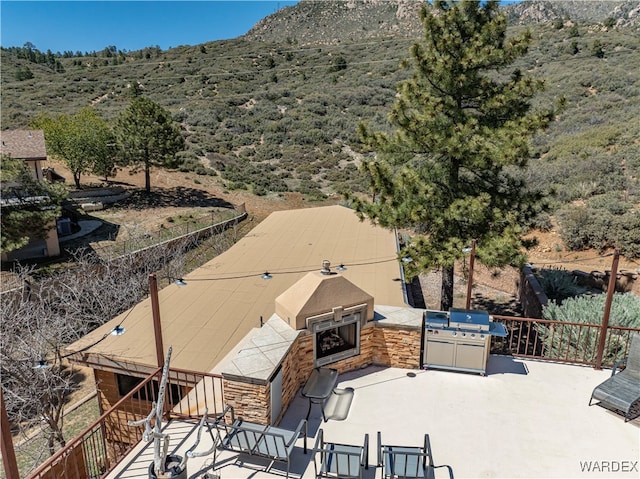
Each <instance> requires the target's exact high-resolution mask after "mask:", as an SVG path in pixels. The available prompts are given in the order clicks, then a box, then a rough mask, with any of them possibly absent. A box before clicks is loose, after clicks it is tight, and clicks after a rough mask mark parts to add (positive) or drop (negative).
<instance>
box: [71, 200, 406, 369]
mask: <svg viewBox="0 0 640 479" xmlns="http://www.w3.org/2000/svg"><path fill="white" fill-rule="evenodd" d="M325 259H327V260H330V261H331V263H332V268H335V267H336V266H338V265H339V264H341V263H343V264H344V265H346V267H347V270H346V271H343V272H341V273H340V274H341V275H343V276H344V277H345V278H347V279H349V281H351V282H353V283H354V284H355V285H356V286H357V287H358V288H361V289H362V290H363V291H365V292H366V293H368V294H370V295H371V296H373V297H374V299H375V302H376V304H382V305H388V306H406V304H405V299H404V298H405V296H404V289H403V282H402V281H400V279H401V270H400V265H399V263H398V260H397V243H396V235H395V233H394V232H393V231H389V230H385V229H383V228H380V227H376V226H373V225H372V224H371V223H370V222H369V221H360V220H359V218H358V216H357V215H356V214H355V212H354V211H353V210H350V209H348V208H345V207H342V206H327V207H320V208H307V209H301V210H290V211H280V212H276V213H272V214H271V215H270V216H269V217H268V218H267V219H265V220H264V221H263V222H261V223H260V224H259V225H257V226H256V227H255V228H254V229H253V230H252V231H251V232H250V233H249V234H247V235H246V236H245V237H244V238H242V239H241V240H240V241H238V243H236V244H235V245H234V246H233V247H232V248H230V249H229V250H227V251H226V252H224V253H223V254H221V255H219V256H217V257H216V258H214V259H213V260H211V261H209V262H208V263H206V264H205V265H203V266H202V267H200V268H198V269H196V270H195V271H193V272H192V273H190V274H188V275H187V276H185V277H184V280H185V281H186V282H187V286H177V285H175V284H171V285H169V286H167V287H166V288H164V289H162V290H161V291H160V292H159V295H158V296H159V303H160V307H159V309H160V318H161V321H162V333H163V342H164V347H165V350H166V349H167V348H168V347H169V346H173V354H172V358H171V365H172V367H173V368H178V369H187V370H192V371H202V372H205V371H206V372H208V371H211V370H212V369H214V367H215V366H216V365H218V364H219V363H220V362H221V360H222V359H223V358H224V357H225V356H226V355H227V354H229V353H231V352H232V351H233V349H234V348H235V347H236V346H237V345H238V344H239V343H240V341H241V340H242V339H243V338H244V337H245V336H246V335H247V334H248V333H249V332H250V331H251V330H252V329H253V328H257V327H260V322H261V319H262V320H264V321H265V322H266V321H267V320H268V319H269V318H270V317H271V316H272V315H273V313H274V312H275V299H276V298H277V297H278V296H279V295H281V294H282V293H283V292H285V291H286V290H287V289H289V288H290V287H291V286H292V285H293V284H294V283H296V282H297V281H298V280H300V279H301V278H302V277H303V276H305V275H306V274H307V273H308V272H310V271H319V270H320V269H321V267H322V261H323V260H325ZM265 271H268V272H269V273H271V275H272V279H270V280H265V279H262V278H261V275H262V273H264V272H265ZM151 311H152V310H151V301H150V299H149V298H147V299H145V300H144V301H142V302H140V303H139V304H138V305H136V306H135V307H134V308H132V309H131V310H129V311H127V312H125V313H123V314H121V315H119V316H118V317H116V318H114V319H112V320H111V321H109V322H108V323H106V324H104V325H103V326H101V327H99V328H98V329H96V330H94V331H93V332H92V333H90V334H88V335H87V336H85V337H84V338H82V339H81V340H79V341H77V342H75V343H73V344H72V345H70V346H69V347H68V348H67V349H68V352H73V351H78V354H76V355H74V356H73V358H74V359H75V360H77V361H80V362H84V363H86V364H89V365H92V366H96V367H98V368H110V369H114V370H121V371H122V370H128V371H131V372H134V371H138V372H140V373H147V372H149V371H151V370H154V369H155V368H156V367H157V366H156V353H155V343H154V334H153V321H152V312H151ZM121 322H122V325H123V326H124V327H125V328H126V333H125V334H123V335H121V336H110V335H109V334H108V333H109V332H110V331H111V330H112V329H113V328H114V327H115V326H116V325H118V324H120V323H121ZM291 326H292V327H295V325H293V324H292V325H291ZM103 337H104V339H103V340H101V338H103ZM97 341H99V342H98V343H97V344H95V345H93V346H91V345H92V344H93V343H96V342H97ZM84 348H87V349H86V350H84V351H83V349H84Z"/></svg>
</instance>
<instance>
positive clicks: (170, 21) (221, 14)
mask: <svg viewBox="0 0 640 479" xmlns="http://www.w3.org/2000/svg"><path fill="white" fill-rule="evenodd" d="M296 3H297V0H296V1H292V0H279V1H277V0H253V1H251V0H249V1H247V0H200V1H157V0H145V1H116V0H107V1H30V0H19V1H16V0H1V1H0V21H1V25H0V27H1V34H0V38H1V41H0V44H1V45H2V46H3V47H22V46H23V45H24V44H25V43H27V42H30V43H32V44H33V45H34V46H35V48H37V49H38V50H40V51H43V52H46V51H47V50H51V51H52V52H54V53H56V52H60V53H62V52H64V51H71V52H74V53H75V52H76V51H81V52H83V53H84V52H91V51H100V50H102V49H104V48H105V47H107V46H111V45H113V46H115V47H116V48H117V49H119V50H126V51H132V50H140V49H142V48H144V47H148V46H156V45H157V46H159V47H160V48H161V49H162V50H167V49H168V48H171V47H177V46H179V45H198V44H200V43H205V42H208V41H213V40H224V39H230V38H236V37H238V36H240V35H242V34H244V33H246V32H247V31H249V30H250V29H251V27H253V26H254V25H255V24H256V23H257V22H258V21H259V20H260V19H262V18H264V17H266V16H267V15H270V14H272V13H274V12H276V11H277V10H278V9H279V8H284V7H286V6H290V5H294V4H296Z"/></svg>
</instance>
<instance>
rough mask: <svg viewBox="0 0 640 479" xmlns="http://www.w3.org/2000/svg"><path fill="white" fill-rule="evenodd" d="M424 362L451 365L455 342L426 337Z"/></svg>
mask: <svg viewBox="0 0 640 479" xmlns="http://www.w3.org/2000/svg"><path fill="white" fill-rule="evenodd" d="M426 349H427V350H426V358H425V359H426V361H425V362H426V363H427V364H431V365H438V366H453V362H454V352H455V344H454V343H453V342H451V341H446V340H445V341H442V340H435V339H427V348H426Z"/></svg>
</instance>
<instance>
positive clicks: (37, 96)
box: [1, 0, 640, 257]
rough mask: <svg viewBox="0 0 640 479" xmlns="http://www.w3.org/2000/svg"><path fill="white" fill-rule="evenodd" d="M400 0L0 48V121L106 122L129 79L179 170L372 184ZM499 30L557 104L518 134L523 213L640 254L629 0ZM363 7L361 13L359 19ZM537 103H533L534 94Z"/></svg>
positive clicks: (581, 241)
mask: <svg viewBox="0 0 640 479" xmlns="http://www.w3.org/2000/svg"><path fill="white" fill-rule="evenodd" d="M416 7H417V2H414V1H405V0H398V1H385V2H378V1H368V2H338V1H335V2H312V1H302V2H300V3H299V4H297V5H296V6H294V7H288V8H284V9H282V10H280V11H279V12H277V13H276V14H274V15H272V16H270V17H267V18H266V19H264V20H263V21H262V22H260V23H259V24H257V25H256V26H255V28H254V29H252V31H250V32H249V33H248V34H247V35H245V36H244V37H242V38H237V39H233V40H228V41H219V42H210V43H205V44H201V45H195V46H181V47H177V48H173V49H170V50H167V51H162V50H161V49H159V48H157V47H152V46H150V47H148V48H146V49H144V50H140V51H135V52H125V51H120V50H119V49H118V48H117V47H116V46H108V47H106V48H105V49H104V50H102V51H100V52H85V53H82V52H75V53H72V52H62V53H60V52H56V53H52V52H44V53H43V52H41V51H39V50H38V49H37V48H36V46H35V45H30V44H28V45H25V46H16V47H6V48H5V47H3V48H2V52H1V54H2V58H1V69H2V71H1V73H2V78H3V81H2V106H3V107H2V112H1V115H2V117H1V119H2V128H24V127H28V126H29V125H30V124H32V122H33V121H34V119H35V118H37V117H38V115H41V114H47V115H52V116H54V115H59V114H62V113H64V114H68V115H73V114H76V113H77V112H79V111H80V110H81V109H82V108H84V107H87V106H90V107H92V108H93V109H94V111H95V112H96V113H97V114H98V115H99V116H100V117H102V118H104V119H105V120H106V121H109V122H112V121H113V120H114V119H115V118H116V117H117V116H118V115H120V114H121V113H122V112H123V111H124V110H125V109H126V108H127V107H128V106H129V103H130V101H131V98H132V92H134V91H135V92H136V93H140V94H142V95H143V96H145V97H148V98H150V99H151V100H153V101H154V102H157V103H158V104H160V105H161V106H162V107H163V108H166V109H167V110H168V111H170V112H171V114H172V115H173V118H174V119H175V120H176V121H178V122H179V123H180V124H181V127H182V131H183V136H184V138H185V150H184V151H182V152H180V153H179V154H178V155H179V156H178V158H177V159H178V163H179V166H178V168H180V169H183V170H185V171H187V170H189V171H196V172H197V173H199V174H202V175H214V176H217V177H219V178H220V181H221V182H223V183H224V184H225V186H226V187H227V188H228V189H247V190H249V191H251V192H253V193H254V194H257V195H265V194H270V193H273V192H280V191H297V192H301V193H303V194H305V195H307V197H308V198H309V199H314V198H321V197H324V196H325V195H328V194H333V193H341V192H344V191H352V192H360V193H362V194H370V193H371V192H370V191H368V187H367V182H366V181H365V179H364V177H363V175H362V173H361V171H360V169H359V168H360V165H361V162H362V160H363V159H365V158H366V157H367V156H366V155H370V154H371V153H370V152H368V151H367V149H366V148H365V147H364V145H363V144H362V142H361V138H360V136H359V135H358V132H357V130H358V126H359V125H360V124H361V123H362V122H363V121H366V122H367V123H368V125H369V126H370V127H371V128H372V129H375V130H381V131H384V130H385V129H388V128H389V125H388V122H387V115H388V114H389V113H390V111H391V107H392V105H393V103H394V100H395V98H396V86H397V85H398V83H399V82H400V81H402V80H405V79H407V78H408V76H409V74H410V71H409V70H408V69H407V68H406V67H404V66H403V61H404V60H405V59H407V58H408V57H409V49H410V47H411V45H413V44H414V43H415V41H416V40H418V39H419V38H420V35H421V32H420V28H419V21H418V18H417V13H416ZM504 11H505V13H506V15H507V18H508V19H509V28H508V35H514V36H515V35H518V34H520V33H522V32H523V31H524V30H525V29H530V31H531V33H532V42H531V46H530V48H529V50H528V52H527V53H526V55H524V56H523V57H522V58H520V59H518V60H517V62H516V63H515V65H514V66H515V67H517V68H520V69H521V70H522V71H524V72H526V73H527V74H528V75H531V76H532V77H534V78H536V79H540V80H544V82H545V86H546V88H545V90H544V91H543V92H541V93H539V94H538V95H537V96H536V98H535V102H539V103H537V104H539V105H547V104H550V103H553V102H554V101H555V99H557V98H560V97H564V98H565V101H566V108H565V110H564V111H563V112H562V114H561V115H560V116H559V117H558V119H557V121H555V122H554V123H552V124H551V125H550V127H549V128H548V129H547V130H545V131H544V132H541V133H539V134H538V135H536V136H535V137H534V138H533V141H532V150H531V151H532V154H533V159H532V161H530V162H529V166H528V168H527V169H526V171H525V172H523V173H519V174H521V175H522V180H523V181H524V183H525V185H527V187H528V188H530V189H532V190H544V191H545V192H547V193H548V194H549V196H548V202H549V206H550V210H549V212H548V213H543V214H541V215H538V216H537V217H536V218H535V219H533V220H532V221H531V223H530V225H528V226H532V227H537V228H541V229H545V228H550V227H551V226H552V225H558V226H559V228H560V231H561V234H562V237H563V240H564V242H565V244H566V245H567V246H568V247H569V248H574V249H581V248H584V247H595V248H599V249H604V248H607V247H610V246H613V245H615V246H618V247H620V248H621V249H622V251H623V253H624V254H625V255H627V256H630V257H637V256H640V239H639V238H640V212H639V209H638V202H639V195H640V186H639V184H638V173H639V172H640V144H639V142H638V138H640V124H639V122H638V121H637V118H638V116H639V113H640V70H639V69H638V68H633V67H632V65H637V64H640V36H639V35H638V28H639V26H638V25H639V24H638V18H640V13H639V12H638V9H637V3H636V2H628V1H621V2H570V1H568V2H538V1H535V2H521V3H518V4H515V5H510V6H508V7H505V10H504ZM365 19H366V21H365ZM535 106H536V104H534V107H535Z"/></svg>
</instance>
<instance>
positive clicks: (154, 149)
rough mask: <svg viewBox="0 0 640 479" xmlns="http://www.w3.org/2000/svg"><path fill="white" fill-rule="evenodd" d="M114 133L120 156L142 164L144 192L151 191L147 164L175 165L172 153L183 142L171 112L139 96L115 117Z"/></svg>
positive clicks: (182, 145)
mask: <svg viewBox="0 0 640 479" xmlns="http://www.w3.org/2000/svg"><path fill="white" fill-rule="evenodd" d="M116 137H117V139H118V143H119V145H120V147H121V148H122V154H123V157H124V160H125V161H126V162H127V163H128V164H131V165H133V166H136V165H142V166H143V167H144V178H145V189H146V192H147V193H151V166H152V165H155V166H164V167H167V166H176V164H177V159H176V157H175V155H176V153H177V152H179V151H182V149H183V148H184V144H185V142H184V138H183V136H182V134H181V132H180V127H179V125H178V124H177V123H175V122H174V121H173V118H172V117H171V113H170V112H169V111H168V110H165V109H164V108H163V107H162V106H160V105H158V104H157V103H155V102H153V101H151V100H149V99H148V98H145V97H142V96H139V97H136V98H134V99H133V100H132V101H131V104H130V105H129V107H128V108H127V109H126V110H125V111H123V112H122V113H121V114H120V116H119V117H118V119H117V122H116Z"/></svg>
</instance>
